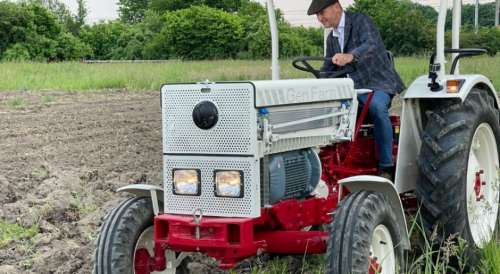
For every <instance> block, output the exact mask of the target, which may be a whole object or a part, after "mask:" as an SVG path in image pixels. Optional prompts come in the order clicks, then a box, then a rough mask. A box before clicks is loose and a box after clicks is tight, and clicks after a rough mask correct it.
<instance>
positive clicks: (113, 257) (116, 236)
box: [93, 197, 187, 274]
mask: <svg viewBox="0 0 500 274" xmlns="http://www.w3.org/2000/svg"><path fill="white" fill-rule="evenodd" d="M153 218H154V214H153V208H152V203H151V198H149V197H135V198H130V199H128V200H125V201H123V202H122V203H121V204H119V205H118V206H117V207H116V208H115V209H114V210H113V211H111V213H109V214H108V216H107V217H106V220H105V221H104V223H103V224H102V226H101V231H100V234H99V237H98V239H97V246H96V251H95V254H94V269H93V271H94V274H112V273H122V274H123V273H125V274H133V273H135V274H150V273H153V271H154V269H155V260H154V254H155V253H154V240H153V239H154V237H153V236H154V234H153ZM165 253H166V257H167V258H166V259H167V261H168V260H170V261H174V265H175V264H176V262H179V260H182V257H181V258H177V257H176V254H175V252H173V251H169V250H167V251H166V252H165ZM182 256H183V255H182ZM167 264H168V263H167ZM171 265H172V264H171ZM170 272H171V273H187V271H186V269H185V265H183V264H180V265H179V267H177V269H171V270H170Z"/></svg>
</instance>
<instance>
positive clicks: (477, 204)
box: [466, 123, 499, 248]
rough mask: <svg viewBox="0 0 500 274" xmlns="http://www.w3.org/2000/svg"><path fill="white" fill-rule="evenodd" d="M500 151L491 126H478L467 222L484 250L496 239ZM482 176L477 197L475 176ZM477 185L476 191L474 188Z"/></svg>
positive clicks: (469, 170) (470, 170)
mask: <svg viewBox="0 0 500 274" xmlns="http://www.w3.org/2000/svg"><path fill="white" fill-rule="evenodd" d="M498 167H499V162H498V148H497V143H496V140H495V135H494V133H493V130H492V129H491V127H490V125H489V124H487V123H483V124H481V125H479V127H477V129H476V132H475V133H474V137H473V138H472V143H471V147H470V150H469V161H468V165H467V197H466V199H467V219H468V224H469V229H470V233H471V235H472V238H473V240H474V243H475V244H476V246H478V247H480V248H482V247H483V246H484V245H485V244H486V243H488V242H489V241H490V240H491V238H492V237H493V232H494V230H495V225H496V222H497V217H498V199H499V188H498V186H499V184H498V182H499V181H498V179H499V176H498V175H499V174H498ZM480 171H483V174H481V175H480V179H481V182H484V183H485V184H484V185H483V184H481V186H480V193H479V195H478V194H477V190H476V189H477V186H476V181H477V180H476V176H477V174H478V172H480ZM475 186H476V189H475V188H474V187H475Z"/></svg>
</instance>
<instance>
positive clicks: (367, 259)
mask: <svg viewBox="0 0 500 274" xmlns="http://www.w3.org/2000/svg"><path fill="white" fill-rule="evenodd" d="M333 218H334V219H333V223H332V225H331V231H330V241H329V242H328V250H327V255H326V260H327V265H326V269H327V271H326V273H329V274H345V273H349V274H366V273H370V274H371V273H380V274H396V273H403V270H404V257H403V248H402V246H401V239H402V237H401V235H400V233H399V229H398V228H397V224H398V222H397V221H396V215H395V213H394V212H393V210H392V208H391V206H390V204H389V201H388V200H387V198H386V197H385V195H384V194H381V193H375V192H372V191H360V192H355V193H352V194H350V195H349V196H348V197H347V198H345V199H344V200H343V201H342V203H341V204H340V205H339V207H338V208H337V210H336V211H335V214H334V217H333Z"/></svg>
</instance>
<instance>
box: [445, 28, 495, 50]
mask: <svg viewBox="0 0 500 274" xmlns="http://www.w3.org/2000/svg"><path fill="white" fill-rule="evenodd" d="M446 41H447V45H451V32H450V31H449V32H446ZM460 48H484V49H486V50H488V54H489V55H491V56H493V55H496V53H497V52H499V51H500V29H499V28H495V27H490V28H487V27H483V28H479V31H478V33H477V34H476V33H474V31H473V30H472V29H464V30H463V31H462V32H460Z"/></svg>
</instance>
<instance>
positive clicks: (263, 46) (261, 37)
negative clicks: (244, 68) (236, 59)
mask: <svg viewBox="0 0 500 274" xmlns="http://www.w3.org/2000/svg"><path fill="white" fill-rule="evenodd" d="M256 25H257V26H258V29H257V30H255V31H251V32H249V33H248V36H247V37H248V38H247V43H248V48H247V50H248V53H247V54H246V56H248V57H249V58H257V59H262V58H269V57H271V53H272V49H271V31H270V29H269V23H268V22H267V19H266V18H265V17H261V18H260V20H259V21H257V22H256ZM278 31H279V44H280V57H282V58H292V57H297V56H322V55H323V31H322V30H320V29H317V30H315V29H312V28H310V29H306V28H303V27H292V26H290V25H289V24H288V23H286V22H284V21H280V22H279V23H278Z"/></svg>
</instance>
